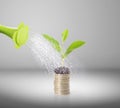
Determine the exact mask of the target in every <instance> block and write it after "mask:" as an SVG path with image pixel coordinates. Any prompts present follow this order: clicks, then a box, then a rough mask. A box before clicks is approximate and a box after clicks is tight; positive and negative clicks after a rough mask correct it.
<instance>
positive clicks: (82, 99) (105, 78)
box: [0, 71, 120, 107]
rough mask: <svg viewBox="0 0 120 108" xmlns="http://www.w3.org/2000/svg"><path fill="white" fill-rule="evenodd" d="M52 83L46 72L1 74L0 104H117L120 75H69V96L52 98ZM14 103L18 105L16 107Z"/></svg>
mask: <svg viewBox="0 0 120 108" xmlns="http://www.w3.org/2000/svg"><path fill="white" fill-rule="evenodd" d="M53 80H54V75H53V74H47V73H46V74H45V72H40V71H33V72H25V71H24V72H23V71H22V72H20V71H19V72H17V71H16V72H2V71H1V72H0V101H1V102H0V104H1V105H3V106H4V105H8V106H11V105H13V106H15V107H18V106H19V105H23V106H25V105H26V107H27V106H28V105H29V107H30V106H32V105H36V106H41V105H46V106H47V105H48V106H49V105H51V106H54V105H58V106H60V105H63V106H94V105H118V104H119V103H118V101H120V86H119V82H120V72H114V73H110V72H100V71H98V72H91V71H90V72H75V73H72V74H71V80H70V88H71V94H70V95H68V96H56V95H54V91H53ZM11 101H12V102H11ZM17 102H18V103H19V104H16V103H17ZM11 103H12V104H11ZM114 103H115V104H114ZM116 103H117V104H116ZM17 105H18V106H17ZM21 107H22V106H21Z"/></svg>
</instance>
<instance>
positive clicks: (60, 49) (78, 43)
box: [43, 29, 85, 73]
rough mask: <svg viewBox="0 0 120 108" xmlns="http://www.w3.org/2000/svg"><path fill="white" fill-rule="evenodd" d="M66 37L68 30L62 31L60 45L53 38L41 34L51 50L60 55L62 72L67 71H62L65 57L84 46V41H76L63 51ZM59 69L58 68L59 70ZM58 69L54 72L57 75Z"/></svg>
mask: <svg viewBox="0 0 120 108" xmlns="http://www.w3.org/2000/svg"><path fill="white" fill-rule="evenodd" d="M68 35H69V31H68V29H66V30H64V31H63V32H62V36H61V41H62V44H61V45H60V43H59V42H58V41H57V40H56V39H55V38H53V37H52V36H50V35H47V34H43V37H44V38H45V39H46V40H48V41H49V42H50V43H51V45H52V46H53V48H55V50H56V51H58V52H59V53H60V55H61V65H62V67H61V69H62V70H63V71H64V70H68V69H64V60H65V59H66V57H67V56H68V55H69V54H70V53H71V52H72V51H73V50H75V49H77V48H79V47H81V46H82V45H84V44H85V42H84V41H81V40H76V41H74V42H72V43H71V44H70V45H69V47H68V48H67V49H66V50H65V51H64V49H63V47H64V43H65V41H66V40H67V38H68ZM59 69H60V68H59ZM57 70H58V69H56V70H55V72H56V73H58V71H57Z"/></svg>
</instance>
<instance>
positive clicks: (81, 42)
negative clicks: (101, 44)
mask: <svg viewBox="0 0 120 108" xmlns="http://www.w3.org/2000/svg"><path fill="white" fill-rule="evenodd" d="M84 44H85V42H84V41H80V40H78V41H75V42H73V43H72V44H71V45H70V46H69V47H68V48H67V50H66V52H65V54H64V57H63V58H65V57H67V56H68V55H69V54H70V53H71V52H72V51H73V50H74V49H76V48H79V47H81V46H82V45H84Z"/></svg>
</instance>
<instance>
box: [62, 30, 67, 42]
mask: <svg viewBox="0 0 120 108" xmlns="http://www.w3.org/2000/svg"><path fill="white" fill-rule="evenodd" d="M67 37H68V30H67V29H66V30H64V31H63V32H62V42H65V41H66V39H67Z"/></svg>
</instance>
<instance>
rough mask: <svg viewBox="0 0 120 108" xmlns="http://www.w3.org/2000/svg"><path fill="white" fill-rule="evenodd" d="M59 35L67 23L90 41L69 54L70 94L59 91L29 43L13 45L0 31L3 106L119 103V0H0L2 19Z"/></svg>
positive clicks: (92, 107) (73, 35)
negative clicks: (38, 62) (71, 67)
mask: <svg viewBox="0 0 120 108" xmlns="http://www.w3.org/2000/svg"><path fill="white" fill-rule="evenodd" d="M21 21H23V22H24V23H25V24H27V25H29V26H30V31H32V32H36V33H48V34H51V35H53V36H54V37H55V38H58V39H60V35H61V32H62V31H63V30H64V29H65V28H68V29H69V30H70V36H69V38H68V40H67V42H66V46H68V45H69V44H70V43H71V42H72V41H73V40H76V39H81V40H85V41H86V42H87V44H86V45H85V46H84V47H81V48H80V49H78V50H76V51H75V52H73V53H72V54H71V55H70V56H69V60H70V61H71V62H72V65H73V69H72V73H71V77H70V92H71V94H70V95H69V96H56V95H54V90H53V80H54V74H53V73H51V74H50V73H47V72H46V70H44V69H43V68H44V67H42V66H41V65H38V64H37V62H36V61H35V59H34V57H33V55H32V54H31V52H30V50H29V49H28V48H27V46H26V45H25V46H23V47H21V48H20V49H19V50H17V49H15V48H14V44H13V42H12V40H11V39H9V38H8V37H6V36H5V35H3V34H0V108H40V107H42V108H43V107H55V106H56V107H62V106H63V107H65V106H69V107H72V108H73V107H79V108H86V107H87V108H98V107H99V108H110V107H111V108H119V107H120V70H119V69H120V48H119V46H120V30H119V29H120V0H0V24H3V25H7V26H15V27H16V26H17V25H18V24H19V23H20V22H21Z"/></svg>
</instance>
